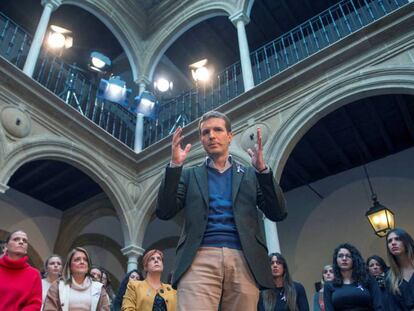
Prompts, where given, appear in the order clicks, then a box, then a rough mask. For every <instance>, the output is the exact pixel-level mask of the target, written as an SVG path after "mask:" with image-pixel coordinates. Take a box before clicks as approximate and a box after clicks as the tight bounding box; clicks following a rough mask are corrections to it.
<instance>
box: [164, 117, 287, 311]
mask: <svg viewBox="0 0 414 311" xmlns="http://www.w3.org/2000/svg"><path fill="white" fill-rule="evenodd" d="M199 134H200V141H201V144H202V145H203V147H204V149H205V151H206V153H207V158H206V161H205V162H203V163H202V164H201V165H200V166H196V167H190V168H183V164H184V161H185V159H186V157H187V155H188V153H189V151H190V149H191V145H190V144H187V145H186V146H185V148H182V147H181V143H182V140H183V138H184V136H183V135H182V129H181V128H178V129H177V130H176V131H175V133H174V134H173V138H172V154H171V162H170V164H169V166H168V167H167V168H166V172H165V176H164V179H163V181H162V183H161V186H160V190H159V194H158V204H157V209H156V214H157V216H158V217H159V218H160V219H164V220H167V219H171V218H172V217H174V216H175V215H176V214H177V213H178V212H179V211H180V210H182V209H184V227H183V230H182V233H181V237H180V240H179V242H178V245H177V249H176V261H175V270H174V273H173V286H174V287H176V288H178V292H177V296H178V297H177V300H178V310H181V311H184V310H185V311H187V310H191V311H193V310H206V311H207V310H209V311H210V310H217V309H218V308H219V307H220V308H221V310H222V311H228V310H243V311H248V310H256V307H257V301H258V298H259V288H271V287H274V282H273V279H272V274H271V271H270V265H269V260H268V257H267V247H266V243H265V240H264V237H263V234H262V233H261V229H260V228H261V219H260V216H259V213H258V209H257V208H259V209H260V210H261V211H262V212H263V213H264V214H265V215H266V217H267V218H269V219H270V220H273V221H280V220H283V219H284V218H285V217H286V216H287V212H286V208H285V201H284V198H283V193H282V190H281V188H280V187H279V185H278V184H277V183H276V181H275V180H274V178H273V174H272V171H271V170H270V168H268V167H267V166H266V164H265V162H264V159H263V150H262V138H261V131H260V129H257V144H256V146H255V148H254V149H253V150H252V149H249V150H247V152H248V154H249V155H250V157H251V162H252V167H244V166H242V165H241V164H240V163H237V162H236V161H235V160H234V159H233V158H232V156H231V155H230V154H229V146H230V142H231V140H232V138H233V134H232V132H231V124H230V120H229V119H228V118H227V116H226V115H224V114H222V113H220V112H217V111H210V112H207V113H206V114H204V115H203V116H202V117H201V119H200V121H199Z"/></svg>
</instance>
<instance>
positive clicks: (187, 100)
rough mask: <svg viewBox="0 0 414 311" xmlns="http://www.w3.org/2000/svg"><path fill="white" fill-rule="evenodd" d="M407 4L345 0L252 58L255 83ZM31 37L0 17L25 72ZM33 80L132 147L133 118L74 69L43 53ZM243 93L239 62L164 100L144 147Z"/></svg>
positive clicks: (148, 125) (7, 50)
mask: <svg viewBox="0 0 414 311" xmlns="http://www.w3.org/2000/svg"><path fill="white" fill-rule="evenodd" d="M407 3H408V0H343V1H341V2H339V3H337V4H335V5H333V6H331V7H330V8H328V9H327V10H325V11H323V12H322V13H320V14H319V15H317V16H315V17H312V18H311V19H309V20H308V21H306V22H304V23H302V24H301V25H299V26H297V27H295V28H294V29H293V30H291V31H290V32H288V33H286V34H283V35H282V36H280V37H278V38H276V39H275V40H273V41H271V42H269V43H267V44H265V45H264V46H263V47H261V48H259V49H257V50H255V51H253V52H252V53H251V54H250V58H251V62H252V69H253V77H254V81H255V84H256V85H257V84H259V83H261V82H263V81H265V80H267V79H269V78H271V77H273V76H275V75H277V74H279V73H280V72H282V71H284V70H286V69H288V68H289V67H292V66H293V65H295V64H297V63H298V62H300V61H302V60H303V59H305V58H307V57H310V56H311V55H313V54H315V53H317V52H319V51H321V50H322V49H324V48H326V47H328V46H330V45H332V44H334V43H335V42H337V41H339V40H341V39H342V38H344V37H346V36H348V35H350V34H352V33H354V32H356V31H358V30H360V29H361V28H363V27H365V26H366V25H369V24H371V23H372V22H374V21H376V20H378V19H380V18H381V17H383V16H386V15H388V14H390V13H391V12H393V11H395V10H397V9H399V8H400V7H402V6H404V5H406V4H407ZM31 40H32V37H31V36H30V35H29V34H28V32H27V31H25V30H24V29H23V28H21V27H19V26H18V25H16V24H15V23H14V22H13V21H11V20H10V19H9V18H7V17H6V16H5V15H3V14H1V13H0V55H2V56H3V57H4V58H6V59H7V60H8V61H10V62H11V63H12V64H14V65H16V66H17V67H19V68H20V69H21V68H22V67H23V65H24V62H25V59H26V57H27V53H28V50H29V47H30V43H31ZM33 77H34V79H36V80H37V81H39V82H40V83H41V84H43V85H44V86H45V87H47V88H48V89H49V90H51V91H52V92H54V93H55V94H57V95H58V96H59V97H61V98H62V99H63V100H64V101H65V102H66V103H67V104H69V105H71V106H73V107H74V108H75V109H77V110H78V111H79V112H80V113H82V114H83V115H84V116H85V117H87V118H89V119H90V120H92V121H93V122H95V123H96V124H98V125H99V126H100V127H102V128H103V129H104V130H106V131H107V132H109V133H110V134H111V135H113V136H114V137H116V138H117V139H119V140H120V141H122V142H124V143H125V144H126V145H128V146H129V147H131V148H133V143H134V133H135V132H134V129H135V122H136V116H135V115H133V114H132V113H131V112H129V111H128V110H126V109H124V108H123V107H121V106H119V105H116V104H113V103H110V102H107V101H102V100H98V99H97V98H96V92H97V85H96V83H94V82H93V81H91V80H90V79H88V78H87V77H85V76H84V75H82V73H81V72H79V70H78V68H76V66H71V65H68V64H65V63H64V62H62V61H61V60H59V59H58V58H56V57H53V56H51V55H48V54H46V53H42V54H41V56H40V59H39V60H38V63H37V66H36V69H35V73H34V75H33ZM243 92H244V86H243V80H242V72H241V65H240V62H237V63H235V64H233V65H231V66H229V67H227V68H225V69H224V70H223V71H221V72H220V73H219V74H217V75H216V77H215V78H214V79H213V80H212V81H211V82H210V83H208V84H202V83H200V84H199V85H198V86H197V87H195V88H193V89H191V90H190V91H188V92H184V93H182V94H181V95H179V96H178V97H176V98H173V99H170V100H163V101H162V104H161V110H160V114H159V117H158V120H150V119H145V120H144V147H148V146H150V145H151V144H153V143H155V142H157V141H159V140H161V139H162V138H164V137H166V136H168V135H170V134H171V132H172V131H173V130H174V129H175V128H176V127H177V126H185V125H186V124H188V123H189V122H191V121H194V120H196V119H197V118H199V117H200V116H201V115H202V114H203V113H205V112H207V111H209V110H211V109H215V108H217V107H218V106H220V105H223V104H224V103H226V102H228V101H230V100H231V99H233V98H235V97H237V96H238V95H240V94H242V93H243Z"/></svg>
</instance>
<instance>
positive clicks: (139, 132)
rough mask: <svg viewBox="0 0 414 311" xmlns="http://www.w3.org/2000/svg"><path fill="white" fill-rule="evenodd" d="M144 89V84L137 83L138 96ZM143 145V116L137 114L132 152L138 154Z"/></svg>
mask: <svg viewBox="0 0 414 311" xmlns="http://www.w3.org/2000/svg"><path fill="white" fill-rule="evenodd" d="M145 89H146V84H145V82H140V83H139V95H141V94H142V92H144V91H145ZM143 144H144V115H143V114H142V113H137V122H136V124H135V140H134V151H135V153H140V152H141V151H142V145H143Z"/></svg>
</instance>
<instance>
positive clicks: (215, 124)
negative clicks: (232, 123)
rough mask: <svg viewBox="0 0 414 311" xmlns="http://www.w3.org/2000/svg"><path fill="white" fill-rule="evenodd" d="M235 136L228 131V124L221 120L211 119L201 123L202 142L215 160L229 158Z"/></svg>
mask: <svg viewBox="0 0 414 311" xmlns="http://www.w3.org/2000/svg"><path fill="white" fill-rule="evenodd" d="M232 138H233V134H232V133H231V132H228V131H227V129H226V122H225V121H224V120H223V119H220V118H210V119H207V120H206V121H204V122H202V123H201V126H200V141H201V143H202V144H203V147H204V150H205V151H206V152H207V154H208V155H209V156H211V157H213V158H215V157H220V156H227V155H228V154H229V146H230V142H231V140H232Z"/></svg>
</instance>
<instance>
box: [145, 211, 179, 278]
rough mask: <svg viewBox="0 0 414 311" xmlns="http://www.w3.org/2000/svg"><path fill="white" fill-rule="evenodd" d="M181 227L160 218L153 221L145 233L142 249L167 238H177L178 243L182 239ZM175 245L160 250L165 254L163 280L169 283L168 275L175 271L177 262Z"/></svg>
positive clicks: (172, 221) (171, 221)
mask: <svg viewBox="0 0 414 311" xmlns="http://www.w3.org/2000/svg"><path fill="white" fill-rule="evenodd" d="M180 232H181V226H179V225H178V224H177V223H176V222H175V221H174V220H170V221H163V220H159V219H158V218H155V219H153V220H152V221H151V222H150V223H149V224H148V227H147V229H146V232H145V237H144V241H143V243H142V245H143V246H142V247H143V248H144V249H147V248H148V247H150V246H151V245H153V244H154V243H157V242H158V241H159V240H162V239H163V238H167V237H176V238H177V242H178V238H179V237H180ZM176 246H177V245H176V244H174V245H173V246H171V247H168V248H167V247H165V246H164V247H160V250H161V251H163V253H164V273H163V275H162V280H163V281H167V276H168V274H169V273H170V272H171V271H172V270H173V267H174V260H175V247H176Z"/></svg>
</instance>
